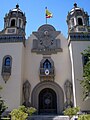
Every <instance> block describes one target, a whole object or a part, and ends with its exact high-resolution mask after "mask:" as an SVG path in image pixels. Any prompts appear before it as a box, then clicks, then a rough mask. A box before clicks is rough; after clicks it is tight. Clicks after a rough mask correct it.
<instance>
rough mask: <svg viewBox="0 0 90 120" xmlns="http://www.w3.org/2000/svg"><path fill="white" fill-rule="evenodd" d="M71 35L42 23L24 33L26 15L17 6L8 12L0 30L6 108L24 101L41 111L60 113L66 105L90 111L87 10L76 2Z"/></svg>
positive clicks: (0, 75) (1, 82) (0, 72)
mask: <svg viewBox="0 0 90 120" xmlns="http://www.w3.org/2000/svg"><path fill="white" fill-rule="evenodd" d="M67 25H68V38H67V39H66V38H65V37H64V36H63V34H62V33H61V32H60V31H57V30H56V29H55V28H54V27H53V26H52V25H49V24H44V25H42V26H40V27H39V28H38V30H37V31H35V32H32V34H31V35H30V37H29V38H28V39H27V40H26V38H25V26H26V17H25V14H24V13H23V12H22V11H21V10H20V8H19V5H16V8H14V9H12V10H10V11H9V13H8V14H6V15H5V17H4V29H3V30H2V31H1V32H0V51H1V53H0V85H1V86H2V87H3V90H2V91H1V96H2V98H3V99H4V100H5V102H6V104H7V106H8V110H9V111H11V110H12V109H14V108H17V107H18V106H20V105H22V104H24V105H25V106H27V107H30V106H33V107H35V108H36V109H37V113H38V114H62V113H63V110H64V109H65V108H68V107H73V106H80V109H81V111H88V110H90V99H88V100H86V101H83V90H82V87H81V85H80V80H82V79H83V60H82V55H81V52H83V51H84V50H85V49H87V48H88V46H89V45H90V27H89V15H88V13H87V12H85V11H84V10H83V9H81V8H79V7H78V6H77V4H74V7H73V8H72V9H71V11H70V12H69V13H68V15H67Z"/></svg>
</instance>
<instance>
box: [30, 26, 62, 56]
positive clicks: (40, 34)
mask: <svg viewBox="0 0 90 120" xmlns="http://www.w3.org/2000/svg"><path fill="white" fill-rule="evenodd" d="M33 34H34V35H35V36H36V38H37V39H34V40H33V48H32V52H36V53H38V54H52V53H54V54H56V53H57V52H60V51H62V49H61V46H60V39H56V37H57V36H58V35H59V34H60V32H59V31H56V30H55V28H54V27H53V26H51V25H48V24H45V25H43V26H41V27H40V28H39V29H38V31H37V32H33Z"/></svg>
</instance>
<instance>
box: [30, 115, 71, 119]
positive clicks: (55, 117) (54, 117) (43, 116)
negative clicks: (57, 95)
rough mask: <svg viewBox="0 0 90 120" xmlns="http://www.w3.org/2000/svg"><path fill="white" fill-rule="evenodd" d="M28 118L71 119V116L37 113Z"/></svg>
mask: <svg viewBox="0 0 90 120" xmlns="http://www.w3.org/2000/svg"><path fill="white" fill-rule="evenodd" d="M28 120H69V117H68V116H53V115H35V116H30V117H29V118H28Z"/></svg>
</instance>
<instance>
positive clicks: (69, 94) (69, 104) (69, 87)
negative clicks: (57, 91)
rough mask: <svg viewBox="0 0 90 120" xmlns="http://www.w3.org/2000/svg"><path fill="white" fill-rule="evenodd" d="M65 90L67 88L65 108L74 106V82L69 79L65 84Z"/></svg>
mask: <svg viewBox="0 0 90 120" xmlns="http://www.w3.org/2000/svg"><path fill="white" fill-rule="evenodd" d="M64 90H65V95H66V102H65V104H64V107H65V109H66V108H69V107H73V103H72V101H71V97H72V83H71V82H70V81H69V80H67V81H66V82H65V84H64Z"/></svg>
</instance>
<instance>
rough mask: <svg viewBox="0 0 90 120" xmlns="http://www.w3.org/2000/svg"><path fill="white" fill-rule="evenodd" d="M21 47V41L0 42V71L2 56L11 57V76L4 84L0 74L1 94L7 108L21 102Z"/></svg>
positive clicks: (16, 105)
mask: <svg viewBox="0 0 90 120" xmlns="http://www.w3.org/2000/svg"><path fill="white" fill-rule="evenodd" d="M22 49H23V43H0V51H1V52H0V73H1V70H2V60H3V57H4V56H6V55H10V56H11V57H12V69H11V76H10V78H9V80H8V81H7V83H6V84H5V82H4V81H3V78H2V76H1V74H0V85H1V86H2V87H3V90H2V91H1V96H2V98H3V99H4V100H5V103H6V105H7V106H8V110H12V109H13V108H17V107H18V106H19V105H20V102H21V89H22V88H21V87H22V86H21V85H22V84H21V83H22V82H21V81H22V70H21V68H22V64H21V63H22Z"/></svg>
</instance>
